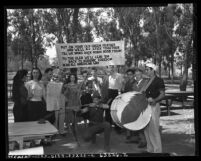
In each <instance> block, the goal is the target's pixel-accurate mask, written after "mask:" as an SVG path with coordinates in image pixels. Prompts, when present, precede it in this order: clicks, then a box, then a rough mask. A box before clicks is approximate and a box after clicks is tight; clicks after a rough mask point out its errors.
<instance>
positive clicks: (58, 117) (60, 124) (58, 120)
mask: <svg viewBox="0 0 201 161" xmlns="http://www.w3.org/2000/svg"><path fill="white" fill-rule="evenodd" d="M64 121H65V109H64V108H61V109H60V110H57V111H55V122H54V126H55V127H56V128H57V129H58V131H59V133H60V134H63V133H64Z"/></svg>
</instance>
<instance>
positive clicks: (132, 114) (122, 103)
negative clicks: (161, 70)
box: [111, 92, 151, 131]
mask: <svg viewBox="0 0 201 161" xmlns="http://www.w3.org/2000/svg"><path fill="white" fill-rule="evenodd" d="M111 117H112V119H113V121H114V122H115V123H116V124H117V125H118V126H120V127H124V128H126V129H129V130H133V131H135V130H140V129H142V128H144V127H145V126H146V125H147V124H148V123H149V121H150V119H151V107H150V106H149V105H148V102H147V99H146V97H145V95H144V94H141V93H139V92H127V93H123V94H121V95H119V96H117V97H116V98H115V99H114V100H113V102H112V104H111Z"/></svg>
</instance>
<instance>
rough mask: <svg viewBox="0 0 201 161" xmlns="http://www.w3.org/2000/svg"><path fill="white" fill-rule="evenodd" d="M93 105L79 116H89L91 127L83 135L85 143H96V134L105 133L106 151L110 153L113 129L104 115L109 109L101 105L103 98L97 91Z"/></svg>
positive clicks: (81, 110) (82, 110)
mask: <svg viewBox="0 0 201 161" xmlns="http://www.w3.org/2000/svg"><path fill="white" fill-rule="evenodd" d="M92 98H93V103H90V104H89V105H87V106H86V107H84V108H82V109H80V113H79V115H81V116H83V114H85V117H86V116H88V120H89V126H88V128H87V129H86V131H85V132H84V133H83V134H84V135H83V137H84V140H85V141H92V143H93V144H95V143H96V134H98V133H101V132H104V149H105V151H106V152H110V133H111V127H110V124H109V122H107V121H104V117H103V113H104V110H105V109H108V108H109V106H108V105H107V104H103V103H101V96H100V95H99V93H98V92H97V91H96V92H94V94H93V96H92Z"/></svg>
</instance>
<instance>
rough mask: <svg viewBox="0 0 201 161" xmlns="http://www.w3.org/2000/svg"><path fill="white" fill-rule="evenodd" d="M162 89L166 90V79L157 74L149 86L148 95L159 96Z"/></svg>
mask: <svg viewBox="0 0 201 161" xmlns="http://www.w3.org/2000/svg"><path fill="white" fill-rule="evenodd" d="M161 90H164V91H165V84H164V81H163V79H161V78H159V77H158V76H155V78H154V80H153V82H152V83H151V85H150V86H149V88H148V89H147V90H146V97H147V98H148V97H152V98H157V97H158V96H159V95H160V91H161Z"/></svg>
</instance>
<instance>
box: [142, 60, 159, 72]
mask: <svg viewBox="0 0 201 161" xmlns="http://www.w3.org/2000/svg"><path fill="white" fill-rule="evenodd" d="M145 66H146V67H149V68H152V69H153V70H155V71H156V68H157V67H156V65H155V64H153V63H151V62H149V63H146V64H145Z"/></svg>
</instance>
